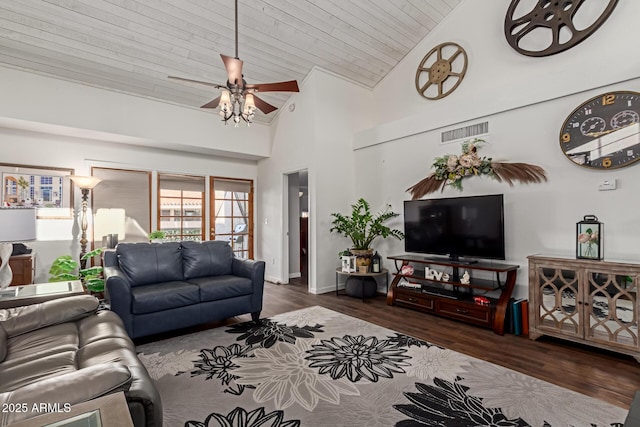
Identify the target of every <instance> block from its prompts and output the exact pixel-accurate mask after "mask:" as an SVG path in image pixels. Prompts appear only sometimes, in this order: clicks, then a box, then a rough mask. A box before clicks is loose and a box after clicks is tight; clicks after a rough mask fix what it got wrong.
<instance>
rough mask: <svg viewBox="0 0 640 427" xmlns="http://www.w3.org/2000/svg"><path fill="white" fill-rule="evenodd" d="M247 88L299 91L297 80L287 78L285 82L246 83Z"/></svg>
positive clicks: (264, 90) (271, 90)
mask: <svg viewBox="0 0 640 427" xmlns="http://www.w3.org/2000/svg"><path fill="white" fill-rule="evenodd" d="M247 89H254V90H256V91H258V92H300V89H299V88H298V82H297V81H295V80H289V81H287V82H277V83H258V84H255V85H247Z"/></svg>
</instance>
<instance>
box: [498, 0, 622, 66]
mask: <svg viewBox="0 0 640 427" xmlns="http://www.w3.org/2000/svg"><path fill="white" fill-rule="evenodd" d="M531 2H532V1H531V0H529V4H530V3H531ZM526 3H527V2H526V1H521V0H511V4H510V5H509V9H508V10H507V16H506V17H505V19H504V35H505V36H506V38H507V42H509V45H511V47H512V48H514V49H515V50H516V51H518V52H519V53H521V54H523V55H527V56H549V55H554V54H556V53H560V52H563V51H565V50H567V49H571V48H572V47H573V46H575V45H577V44H578V43H580V42H581V41H583V40H584V39H586V38H587V37H589V36H590V35H591V34H593V33H595V32H596V30H597V29H598V28H600V26H601V25H602V24H603V23H604V21H606V20H607V18H608V17H609V15H611V12H612V11H613V9H614V8H615V7H616V4H617V3H618V0H600V1H586V0H536V1H535V2H534V3H536V4H535V5H534V7H533V10H530V11H527V10H522V9H525V5H524V4H526Z"/></svg>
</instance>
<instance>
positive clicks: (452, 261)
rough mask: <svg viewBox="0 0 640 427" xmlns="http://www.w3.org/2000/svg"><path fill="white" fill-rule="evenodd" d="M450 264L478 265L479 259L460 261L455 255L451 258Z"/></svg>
mask: <svg viewBox="0 0 640 427" xmlns="http://www.w3.org/2000/svg"><path fill="white" fill-rule="evenodd" d="M449 262H451V263H452V264H463V265H469V264H477V263H478V260H477V259H460V258H459V257H458V256H455V255H454V256H450V257H449Z"/></svg>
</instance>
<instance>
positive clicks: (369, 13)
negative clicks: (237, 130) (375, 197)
mask: <svg viewBox="0 0 640 427" xmlns="http://www.w3.org/2000/svg"><path fill="white" fill-rule="evenodd" d="M460 1H461V0H391V1H390V0H239V6H238V13H239V19H238V21H239V28H238V33H239V37H238V39H239V40H238V44H239V46H238V57H239V58H240V59H242V60H243V61H244V68H243V72H244V75H245V79H246V81H247V82H248V83H264V82H277V81H284V80H293V79H296V80H298V82H299V83H300V82H301V81H302V80H303V79H304V77H305V76H306V75H307V74H308V73H309V72H310V71H311V69H312V68H313V67H314V66H319V67H322V68H324V69H326V70H329V71H331V72H333V73H336V74H338V75H341V76H344V77H346V78H348V79H351V80H353V81H355V82H357V83H359V84H361V85H363V86H365V87H368V88H373V87H374V86H375V85H376V84H377V83H378V82H379V81H380V80H381V79H382V78H384V76H385V75H386V74H387V73H389V71H391V70H392V69H393V67H395V66H396V64H398V62H399V61H400V60H401V59H402V58H403V57H404V56H405V55H406V54H407V53H408V52H409V51H410V50H411V49H412V48H413V47H415V46H416V45H417V43H418V42H419V41H420V40H422V39H423V38H424V37H425V36H426V35H427V34H428V33H429V31H431V30H432V29H433V28H434V27H435V26H436V25H437V24H438V23H439V22H440V21H442V19H444V17H445V16H446V15H447V14H448V13H450V12H451V11H452V9H453V8H454V7H455V6H456V5H457V4H458V3H460ZM234 11H235V9H234V1H233V0H10V1H1V2H0V64H4V65H7V66H10V67H15V68H19V69H24V70H28V71H34V72H37V73H42V74H46V75H50V76H54V77H58V78H62V79H66V80H71V81H75V82H80V83H84V84H88V85H92V86H97V87H101V88H106V89H110V90H115V91H121V92H125V93H130V94H135V95H138V96H144V97H149V98H153V99H158V100H162V101H165V102H170V103H175V104H179V105H184V106H189V107H194V108H197V107H199V106H200V105H202V104H204V103H206V102H208V101H210V100H211V99H213V98H215V97H217V96H218V94H219V91H218V90H217V89H214V88H211V87H208V86H204V85H196V84H190V83H184V82H180V81H175V80H170V79H168V78H167V76H169V75H173V76H181V77H185V78H190V79H195V80H203V81H208V82H212V83H219V84H225V82H226V79H227V77H226V72H225V69H224V66H223V64H222V61H221V59H220V53H223V54H226V55H228V56H234V54H235V34H234V26H235V21H234V14H235V12H234ZM289 96H290V94H287V93H269V94H266V93H265V94H261V98H263V99H264V100H265V101H267V102H269V103H271V104H273V105H275V106H276V107H281V106H282V105H283V104H284V103H285V102H286V100H287V99H288V97H289ZM273 116H274V113H271V114H270V115H267V116H265V115H263V114H262V113H260V112H258V114H257V115H256V121H259V122H263V123H269V122H270V121H271V120H272V118H273Z"/></svg>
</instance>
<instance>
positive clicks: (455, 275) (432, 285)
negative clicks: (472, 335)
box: [387, 255, 519, 335]
mask: <svg viewBox="0 0 640 427" xmlns="http://www.w3.org/2000/svg"><path fill="white" fill-rule="evenodd" d="M387 258H388V259H391V260H394V261H395V264H396V272H395V273H394V274H393V275H394V278H393V281H392V282H391V286H390V287H389V291H388V292H387V304H388V305H398V306H403V307H409V308H413V309H416V310H420V311H424V312H427V313H433V314H436V315H439V316H443V317H448V318H452V319H456V320H460V321H463V322H467V323H472V324H475V325H479V326H484V327H488V328H491V329H493V332H495V333H496V334H498V335H504V320H505V316H506V313H507V306H508V305H509V300H510V299H511V294H512V293H513V288H514V287H515V284H516V276H517V270H518V268H519V266H517V265H509V264H497V263H487V262H479V261H475V262H473V263H468V261H460V260H452V259H449V258H444V257H442V258H425V257H421V256H416V255H397V256H390V257H387ZM405 264H409V265H411V266H413V267H414V273H413V274H412V275H406V274H402V272H401V269H402V265H405ZM426 267H429V268H431V269H435V270H439V271H443V270H447V274H449V280H446V281H443V280H436V279H432V278H426V277H425V274H424V270H425V268H426ZM460 269H462V270H469V271H471V272H473V271H475V270H478V271H488V272H491V273H495V279H494V280H489V279H480V278H472V279H471V281H470V283H468V284H465V283H461V282H460V276H461V275H460ZM405 281H406V282H410V284H411V287H406V286H402V284H403V283H404V282H405ZM474 290H476V291H482V292H483V293H486V292H492V293H493V294H495V296H494V297H488V300H489V304H488V305H479V304H476V303H475V301H474V299H473V293H474Z"/></svg>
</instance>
